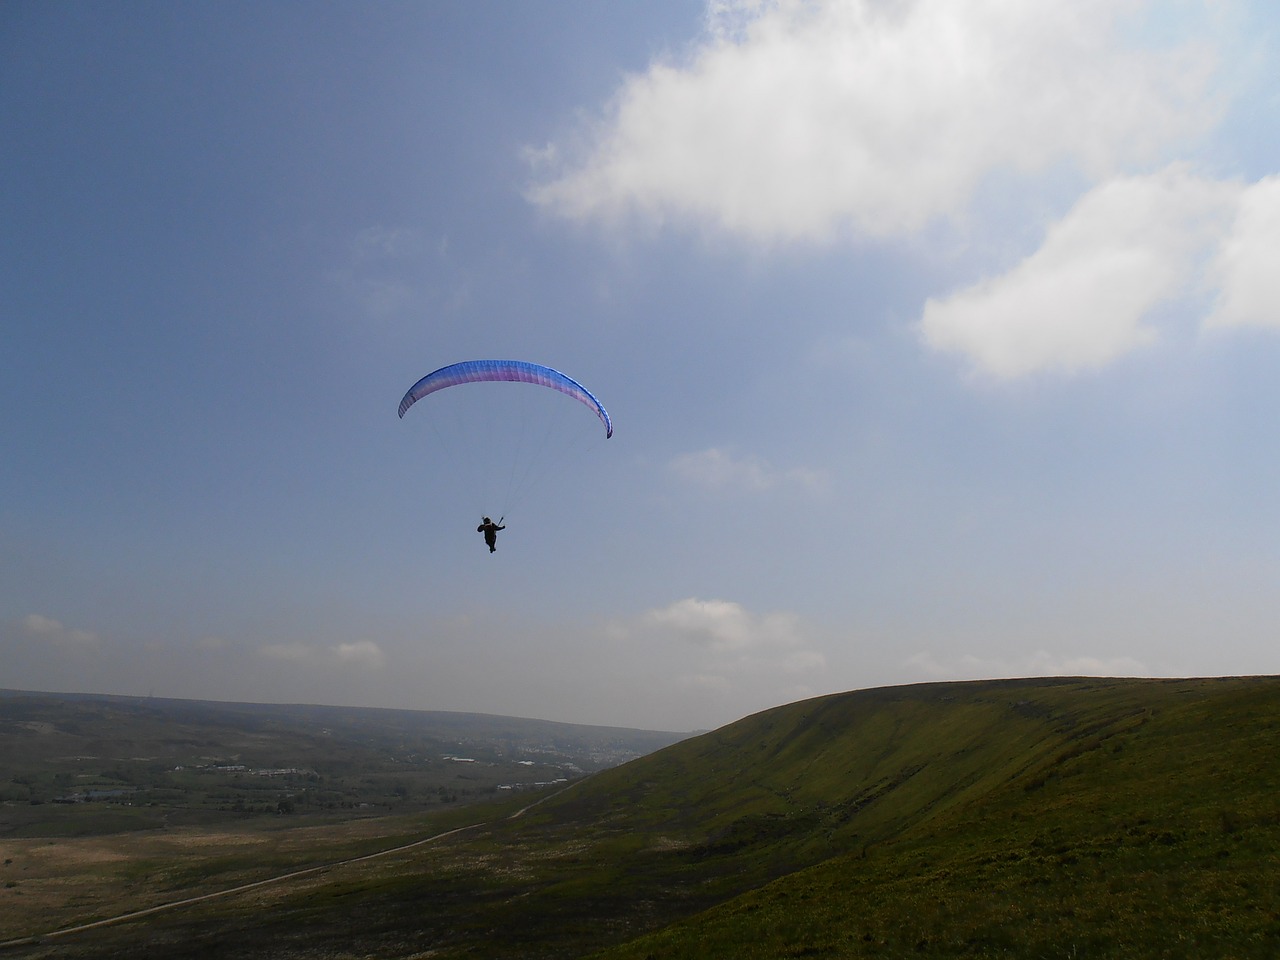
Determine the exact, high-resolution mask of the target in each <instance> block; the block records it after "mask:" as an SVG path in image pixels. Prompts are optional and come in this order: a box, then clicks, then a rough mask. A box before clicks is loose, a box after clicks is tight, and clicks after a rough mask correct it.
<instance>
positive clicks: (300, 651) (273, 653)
mask: <svg viewBox="0 0 1280 960" xmlns="http://www.w3.org/2000/svg"><path fill="white" fill-rule="evenodd" d="M258 653H259V655H261V656H264V657H266V658H267V659H269V660H283V661H286V662H289V663H301V662H303V661H306V660H311V659H313V658H314V657H315V655H316V650H315V648H314V647H309V646H307V645H306V644H305V643H269V644H267V645H266V646H264V647H259V648H258Z"/></svg>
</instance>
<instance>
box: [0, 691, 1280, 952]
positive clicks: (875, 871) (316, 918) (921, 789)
mask: <svg viewBox="0 0 1280 960" xmlns="http://www.w3.org/2000/svg"><path fill="white" fill-rule="evenodd" d="M1277 788H1280V678H1258V679H1217V680H1171V681H1154V680H1097V679H1053V680H1014V681H990V682H978V683H950V684H926V685H917V686H908V687H897V688H886V689H880V690H868V691H859V692H855V693H849V694H841V695H835V696H829V697H823V698H819V699H816V700H810V701H805V702H802V703H797V704H792V705H789V706H786V707H781V708H778V709H775V710H770V711H767V712H765V713H761V714H758V715H755V716H752V717H748V718H746V719H744V720H741V721H739V722H738V723H735V724H732V725H730V726H728V727H725V728H723V729H721V730H718V731H715V732H713V733H709V734H706V735H703V736H700V737H696V738H693V739H690V740H686V741H683V742H681V743H677V744H675V745H673V746H671V747H668V748H667V749H665V750H662V751H660V752H659V753H656V754H652V755H650V756H647V757H643V758H641V759H639V760H635V761H633V762H631V763H628V764H625V765H623V766H621V767H616V768H613V769H610V770H606V771H603V772H601V773H598V774H596V775H594V776H592V777H590V778H589V779H587V780H583V781H579V782H577V783H575V784H573V785H572V786H571V787H569V788H568V789H567V790H564V791H563V792H562V793H559V794H557V795H554V796H550V797H549V798H548V799H546V800H545V801H544V802H542V803H541V804H539V805H538V806H536V807H535V808H533V809H531V810H529V811H528V812H527V813H525V814H524V815H523V816H521V817H519V818H516V819H494V820H492V821H491V822H489V823H487V824H485V825H483V826H480V827H478V828H477V829H475V830H471V831H467V832H465V833H461V834H456V835H452V836H450V837H448V838H445V839H442V840H441V841H440V842H439V843H433V844H429V845H426V846H422V847H419V848H415V849H413V850H411V851H406V852H405V853H403V854H397V855H395V856H394V857H388V858H382V859H378V860H372V861H366V862H362V863H359V864H353V865H349V866H346V867H342V868H335V869H334V870H332V871H329V872H325V873H321V874H316V875H314V876H309V877H307V878H306V879H305V880H302V881H298V882H294V883H289V884H281V885H279V886H275V887H266V888H261V889H258V890H256V891H254V893H253V894H252V896H245V897H230V898H225V899H220V900H217V901H212V902H210V903H208V904H204V905H201V906H199V907H196V908H191V909H187V908H184V909H182V910H180V911H174V912H171V913H166V914H159V915H155V916H153V917H149V918H147V919H146V920H145V921H136V922H131V923H126V924H121V925H118V926H112V927H107V928H102V929H100V930H97V931H95V932H94V934H93V936H92V937H91V938H90V937H87V936H82V935H76V936H73V937H67V938H59V939H58V940H57V941H50V942H48V943H46V944H44V945H41V946H40V947H36V948H32V949H29V950H28V949H25V948H24V949H22V950H21V951H20V952H17V953H15V955H24V956H59V957H109V956H131V957H132V956H140V955H146V956H150V957H163V956H183V957H200V956H209V957H212V956H217V957H228V958H229V957H243V958H249V957H281V958H287V957H298V958H301V957H319V956H324V957H333V958H346V957H380V958H393V957H411V956H419V957H422V956H431V957H433V958H452V957H583V956H588V955H595V954H598V955H599V956H601V957H608V958H611V960H616V958H641V957H645V958H660V957H699V958H701V957H710V958H714V957H726V958H728V957H733V958H748V957H762V958H763V957H770V958H772V957H787V956H828V957H844V956H847V957H857V956H905V955H908V954H910V955H911V956H935V957H951V956H966V957H1072V956H1092V957H1184V956H1185V957H1207V956H1213V957H1274V956H1280V893H1278V892H1277V891H1280V860H1278V859H1277V853H1276V851H1277V850H1280V793H1278V789H1277ZM190 869H192V870H194V869H197V865H196V864H192V865H190ZM45 951H48V952H45ZM601 951H603V952H601Z"/></svg>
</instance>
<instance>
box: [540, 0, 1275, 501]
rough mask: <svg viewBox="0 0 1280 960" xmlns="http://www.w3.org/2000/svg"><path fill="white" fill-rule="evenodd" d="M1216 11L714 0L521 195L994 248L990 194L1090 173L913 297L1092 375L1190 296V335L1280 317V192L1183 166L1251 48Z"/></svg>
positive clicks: (753, 227)
mask: <svg viewBox="0 0 1280 960" xmlns="http://www.w3.org/2000/svg"><path fill="white" fill-rule="evenodd" d="M1224 11H1225V8H1219V7H1215V6H1214V5H1211V4H1208V5H1199V4H1169V3H1163V4H1148V3H1140V2H1136V0H1132V2H1124V0H1121V2H1104V0H1045V2H1042V3H1036V4H1026V3H1020V2H1014V0H973V2H967V3H963V4H960V3H954V2H951V0H902V2H895V3H885V2H878V0H712V2H711V3H710V4H709V6H708V12H707V29H706V31H705V34H704V36H703V37H702V38H700V40H699V42H698V43H697V44H696V45H695V46H694V47H692V48H691V49H690V50H689V51H688V53H687V55H686V56H684V57H683V58H681V59H679V60H674V59H668V60H665V61H661V62H656V63H654V64H653V65H652V66H650V68H649V69H648V70H646V71H645V72H643V73H640V74H636V75H633V76H630V77H628V78H627V79H626V80H625V82H623V83H622V84H621V86H620V88H619V89H618V90H617V92H616V94H615V95H614V97H613V99H612V100H611V102H610V103H609V104H608V106H607V108H605V109H604V110H603V111H602V113H601V114H600V115H599V116H598V118H597V119H596V121H595V122H594V124H592V125H590V126H589V127H587V128H585V129H584V130H583V139H582V142H581V143H579V144H576V145H574V146H566V145H564V144H551V145H549V146H548V147H547V148H546V149H543V150H540V151H536V155H537V157H538V158H539V163H540V165H541V167H540V170H541V173H542V179H541V180H540V181H539V182H538V183H536V184H535V185H534V186H533V187H532V188H531V189H530V191H529V196H530V198H531V200H533V202H535V203H537V204H539V205H541V206H542V207H543V208H544V209H547V210H549V211H551V212H553V213H555V214H558V215H560V216H563V217H566V218H570V219H573V220H579V221H587V220H591V221H599V222H606V223H614V224H621V223H624V222H627V221H633V220H640V221H647V222H650V223H656V224H659V225H663V224H676V225H683V226H694V227H696V228H701V229H712V230H718V231H721V232H724V233H727V234H729V235H733V236H737V237H741V238H744V239H747V240H749V241H754V242H760V243H767V244H778V243H785V242H797V241H798V242H805V243H814V242H827V241H830V240H832V239H835V238H838V237H841V236H845V235H853V236H859V237H863V238H868V237H869V238H892V237H912V236H918V235H921V233H922V231H924V230H925V228H927V227H929V226H930V225H931V224H933V223H935V222H937V221H943V220H947V221H952V222H959V221H960V220H961V218H973V219H975V220H976V221H977V224H976V225H977V229H975V230H973V234H974V235H983V234H984V231H985V233H986V235H999V234H1000V233H1001V232H1002V231H1003V230H1004V229H1005V227H1006V225H1003V224H1000V223H996V222H995V221H994V219H993V215H992V214H991V213H989V212H984V211H983V210H981V209H979V207H980V204H979V202H978V201H977V199H976V198H977V197H979V195H980V191H981V189H982V188H983V187H984V186H991V185H995V184H1000V183H1004V182H1006V180H1007V178H1009V177H1015V178H1024V179H1025V180H1026V182H1028V183H1030V182H1040V183H1049V182H1056V183H1059V184H1065V183H1068V182H1082V183H1083V184H1084V188H1083V189H1084V192H1083V194H1082V195H1081V196H1080V197H1079V198H1078V200H1077V202H1076V203H1075V204H1074V206H1072V208H1071V209H1070V210H1069V211H1068V212H1067V213H1066V215H1065V216H1063V217H1062V218H1061V220H1060V221H1058V222H1057V223H1053V224H1050V225H1049V226H1048V227H1047V229H1046V230H1045V231H1044V236H1043V241H1042V242H1041V244H1040V246H1039V248H1038V249H1036V250H1034V251H1031V252H1029V253H1027V254H1026V255H1025V256H1023V258H1022V259H1021V261H1020V262H1017V263H1016V264H1015V265H1014V266H1013V267H1012V268H1010V269H1006V270H1003V272H994V273H992V274H991V275H989V276H987V277H985V278H982V279H976V280H974V281H973V282H971V283H969V284H968V285H966V286H963V287H961V288H960V289H958V290H956V291H954V292H951V293H939V294H935V295H933V296H929V297H927V298H926V299H925V302H924V304H923V308H922V311H921V313H920V314H919V315H918V316H917V317H916V318H915V319H916V328H917V332H918V334H919V337H920V341H921V343H922V344H923V345H925V346H926V347H927V348H929V349H932V350H935V351H941V352H946V353H951V354H954V355H956V356H958V357H960V358H961V359H962V360H964V361H965V362H966V363H967V364H968V365H969V366H970V367H971V368H972V369H973V370H974V371H976V372H978V373H980V374H983V375H986V376H990V377H993V378H996V379H1012V378H1018V377H1026V376H1030V375H1033V374H1038V373H1043V372H1054V373H1059V374H1068V375H1070V374H1079V373H1085V372H1089V371H1093V370H1098V369H1100V368H1102V367H1105V366H1107V365H1108V364H1111V363H1113V362H1115V361H1116V360H1118V359H1120V358H1122V357H1125V356H1128V355H1130V354H1132V353H1134V352H1135V351H1138V350H1140V349H1142V348H1143V347H1146V346H1149V345H1151V344H1153V343H1156V342H1158V341H1159V340H1161V339H1162V337H1165V336H1167V335H1168V331H1167V330H1166V329H1163V327H1165V326H1166V325H1167V321H1166V320H1165V319H1163V318H1162V316H1161V308H1162V307H1165V306H1167V305H1168V304H1170V303H1172V302H1175V301H1180V300H1182V299H1184V298H1188V297H1192V298H1196V297H1202V298H1203V301H1204V303H1205V304H1207V306H1206V307H1205V308H1204V316H1202V317H1200V318H1199V320H1200V323H1201V325H1202V327H1203V328H1205V329H1216V330H1223V329H1229V328H1240V327H1254V328H1258V327H1263V328H1276V327H1280V313H1278V312H1277V311H1276V310H1275V308H1274V307H1273V304H1275V303H1276V302H1278V301H1277V295H1278V294H1280V273H1278V272H1277V271H1275V270H1274V269H1272V268H1271V264H1272V261H1273V260H1274V252H1275V250H1276V249H1277V248H1278V245H1280V179H1278V178H1277V177H1275V176H1271V177H1267V178H1264V179H1262V180H1260V181H1257V182H1255V183H1245V182H1243V181H1241V180H1238V179H1232V178H1229V177H1223V176H1221V175H1220V174H1218V173H1216V172H1204V171H1197V170H1195V169H1194V168H1193V167H1192V165H1191V164H1190V163H1189V162H1188V161H1187V160H1186V158H1188V157H1190V156H1193V155H1194V153H1195V151H1196V150H1197V149H1199V148H1202V147H1203V145H1204V143H1205V140H1204V138H1205V136H1206V135H1207V134H1209V133H1210V132H1211V131H1212V130H1213V128H1214V127H1215V125H1216V123H1217V122H1218V120H1219V119H1220V117H1221V116H1222V115H1223V113H1224V112H1225V110H1226V108H1227V107H1228V106H1229V100H1228V98H1227V97H1226V96H1225V94H1224V91H1225V90H1226V87H1225V86H1223V85H1222V84H1223V80H1222V72H1223V65H1224V63H1226V64H1228V65H1229V62H1230V61H1231V59H1232V58H1233V56H1238V55H1239V54H1240V50H1241V49H1243V48H1244V47H1246V46H1247V44H1248V40H1247V38H1244V37H1240V36H1235V37H1231V36H1229V35H1228V34H1227V33H1226V32H1224V31H1220V30H1219V29H1218V28H1219V27H1220V26H1222V25H1224V24H1229V23H1230V22H1231V20H1230V17H1227V16H1223V14H1224ZM1228 44H1236V45H1238V47H1239V49H1229V48H1228V46H1227V45H1228ZM1233 92H1237V93H1238V92H1239V91H1238V90H1237V91H1233ZM1005 213H1006V215H1007V213H1008V211H1005ZM1020 215H1021V216H1024V217H1025V216H1039V215H1040V214H1039V212H1038V211H1030V210H1023V211H1021V213H1020ZM984 217H985V218H987V219H984ZM970 226H973V224H970ZM966 229H968V228H966ZM673 469H674V470H676V471H677V472H678V473H680V474H681V475H682V476H684V477H685V478H686V479H689V480H691V481H694V482H698V483H701V484H703V485H707V486H711V485H714V484H718V483H719V484H726V485H727V484H729V483H731V482H732V483H734V484H736V485H738V486H739V487H740V488H743V489H752V488H754V489H760V488H762V487H764V486H766V485H769V484H771V483H773V482H775V479H776V478H771V477H770V474H769V473H768V471H767V470H766V468H765V466H764V465H761V464H756V465H752V464H751V463H750V462H749V461H737V462H733V461H732V460H730V458H729V457H728V455H727V454H725V453H724V452H722V451H715V450H713V451H706V452H704V453H702V454H696V455H695V454H691V455H689V456H688V457H686V458H682V460H681V461H678V462H677V463H676V464H675V465H674V466H673Z"/></svg>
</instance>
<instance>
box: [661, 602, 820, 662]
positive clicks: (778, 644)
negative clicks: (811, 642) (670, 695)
mask: <svg viewBox="0 0 1280 960" xmlns="http://www.w3.org/2000/svg"><path fill="white" fill-rule="evenodd" d="M645 621H646V622H647V623H648V624H649V625H651V626H655V627H657V628H659V629H660V630H663V631H667V632H669V633H671V634H672V635H674V636H676V637H678V638H679V639H681V640H683V641H684V642H686V643H691V644H693V645H695V646H700V647H707V648H709V649H711V650H715V651H747V650H758V649H761V648H775V649H778V648H784V649H785V648H793V647H796V646H798V645H799V644H800V642H801V641H800V635H799V631H798V624H797V621H796V618H795V617H794V616H792V615H791V614H787V613H773V614H766V615H763V616H757V615H753V614H751V613H749V612H748V611H747V610H745V609H744V608H743V607H742V606H740V605H739V604H736V603H733V602H732V601H729V600H699V599H696V598H694V597H689V598H687V599H685V600H678V601H676V602H675V603H673V604H671V605H670V606H667V607H663V608H661V609H658V610H651V611H649V613H647V614H646V615H645Z"/></svg>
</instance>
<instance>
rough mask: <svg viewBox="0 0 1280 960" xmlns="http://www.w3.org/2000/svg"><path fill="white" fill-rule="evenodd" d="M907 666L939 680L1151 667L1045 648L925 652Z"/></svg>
mask: <svg viewBox="0 0 1280 960" xmlns="http://www.w3.org/2000/svg"><path fill="white" fill-rule="evenodd" d="M905 665H906V666H908V667H910V668H913V669H915V670H919V671H920V672H921V673H923V674H924V675H925V676H928V677H931V678H933V679H937V680H972V679H976V678H986V677H995V678H1014V677H1138V676H1148V675H1149V670H1148V668H1146V667H1144V666H1143V664H1142V663H1141V662H1140V661H1138V660H1135V659H1134V658H1133V657H1126V656H1120V657H1096V656H1092V655H1081V654H1076V655H1071V656H1059V655H1056V654H1052V653H1049V652H1048V651H1045V650H1037V651H1034V652H1033V653H1029V654H1025V655H1022V656H1017V657H1013V658H1003V659H1002V658H997V657H979V656H975V655H972V654H961V655H958V656H952V657H947V658H938V657H935V656H934V655H933V654H932V653H930V652H927V651H923V652H920V653H917V654H915V655H913V656H911V657H908V658H907V660H906V662H905Z"/></svg>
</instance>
